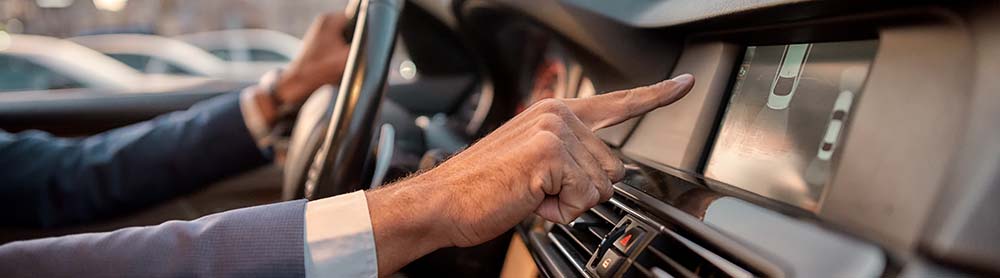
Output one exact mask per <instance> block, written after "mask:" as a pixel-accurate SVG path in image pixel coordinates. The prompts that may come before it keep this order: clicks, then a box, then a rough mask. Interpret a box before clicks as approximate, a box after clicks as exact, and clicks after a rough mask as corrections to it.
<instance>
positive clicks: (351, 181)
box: [283, 0, 403, 200]
mask: <svg viewBox="0 0 1000 278" xmlns="http://www.w3.org/2000/svg"><path fill="white" fill-rule="evenodd" d="M355 3H357V2H355ZM354 7H356V13H355V17H354V21H355V22H357V23H356V24H355V27H354V32H353V38H352V39H351V50H350V52H349V54H348V58H347V64H346V68H345V70H344V76H343V79H342V80H341V83H340V91H339V92H338V93H337V94H336V95H335V96H334V95H333V94H332V91H330V90H327V91H326V92H317V93H315V94H313V95H312V96H311V97H310V98H309V100H307V101H306V103H305V104H304V105H303V107H302V109H301V110H300V112H299V115H298V116H299V117H298V119H297V121H296V123H295V127H294V128H293V129H292V138H291V142H290V145H289V149H288V156H287V158H286V162H285V179H284V192H283V194H284V198H285V199H297V198H302V197H305V198H308V199H310V200H314V199H320V198H324V197H329V196H334V195H337V194H341V193H347V192H351V191H355V190H359V189H364V188H367V187H368V185H369V182H370V179H371V173H372V169H370V168H371V167H372V164H373V163H371V157H372V154H373V149H372V140H373V135H374V132H375V126H376V124H377V123H378V115H379V110H380V108H381V106H382V99H383V97H384V95H385V88H386V80H387V75H388V71H389V60H390V58H391V57H392V49H393V46H394V45H395V42H396V28H397V25H398V22H399V16H400V14H401V12H402V9H403V0H361V1H360V3H359V4H358V5H357V6H354ZM348 10H350V6H349V9H348Z"/></svg>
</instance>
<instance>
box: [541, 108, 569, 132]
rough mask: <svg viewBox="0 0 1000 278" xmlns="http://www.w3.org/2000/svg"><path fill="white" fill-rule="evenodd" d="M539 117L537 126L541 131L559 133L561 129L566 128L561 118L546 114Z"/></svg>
mask: <svg viewBox="0 0 1000 278" xmlns="http://www.w3.org/2000/svg"><path fill="white" fill-rule="evenodd" d="M539 117H540V119H539V125H540V128H541V129H543V130H548V131H553V132H559V133H561V132H562V131H563V129H564V128H565V127H566V122H565V121H563V119H562V118H560V117H559V116H556V115H554V114H549V113H546V114H542V115H541V116H539Z"/></svg>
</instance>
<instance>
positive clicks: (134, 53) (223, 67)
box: [68, 34, 263, 81]
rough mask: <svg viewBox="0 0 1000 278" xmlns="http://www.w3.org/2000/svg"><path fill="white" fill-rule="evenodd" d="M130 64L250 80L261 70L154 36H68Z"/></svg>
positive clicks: (175, 72)
mask: <svg viewBox="0 0 1000 278" xmlns="http://www.w3.org/2000/svg"><path fill="white" fill-rule="evenodd" d="M68 40H70V41H73V42H75V43H78V44H81V45H83V46H86V47H89V48H92V49H94V50H97V51H99V52H101V53H104V54H105V55H108V56H110V57H111V58H114V59H116V60H118V61H120V62H122V63H125V64H127V65H129V66H130V67H132V68H134V69H136V70H139V71H142V72H145V73H152V74H173V75H190V76H203V77H214V78H221V79H228V80H236V81H254V80H256V79H257V78H259V77H260V76H261V74H263V72H262V71H256V70H250V69H239V68H231V67H229V66H228V65H227V64H226V62H224V61H222V60H221V59H219V58H217V57H215V56H214V55H212V54H210V53H208V52H205V51H204V50H202V49H200V48H198V47H195V46H192V45H190V44H188V43H185V42H182V41H179V40H175V39H171V38H167V37H162V36H156V35H143V34H106V35H88V36H79V37H73V38H69V39H68Z"/></svg>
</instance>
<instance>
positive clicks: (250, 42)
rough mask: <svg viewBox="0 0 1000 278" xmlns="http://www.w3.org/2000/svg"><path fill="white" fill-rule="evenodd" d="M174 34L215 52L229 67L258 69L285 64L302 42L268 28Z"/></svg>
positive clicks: (259, 70) (265, 69)
mask: <svg viewBox="0 0 1000 278" xmlns="http://www.w3.org/2000/svg"><path fill="white" fill-rule="evenodd" d="M174 38H175V39H178V40H181V41H184V42H187V43H190V44H192V45H195V46H198V47H200V48H202V49H204V50H206V51H208V52H209V53H212V55H215V56H216V57H218V58H219V59H222V60H224V61H226V62H228V63H229V67H230V68H236V69H246V70H249V71H255V72H266V71H268V70H271V69H274V68H278V67H281V66H284V65H285V64H286V63H288V62H289V61H291V60H292V58H294V57H295V55H296V54H297V53H298V52H299V47H300V45H301V44H302V41H301V40H299V39H298V38H296V37H294V36H292V35H289V34H286V33H282V32H279V31H275V30H267V29H231V30H221V31H209V32H200V33H192V34H185V35H180V36H176V37H174Z"/></svg>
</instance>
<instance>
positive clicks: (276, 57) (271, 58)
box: [208, 49, 292, 62]
mask: <svg viewBox="0 0 1000 278" xmlns="http://www.w3.org/2000/svg"><path fill="white" fill-rule="evenodd" d="M208 52H210V53H212V55H215V57H219V59H222V60H226V61H233V60H238V59H235V58H236V57H241V56H243V57H245V56H244V55H242V54H244V53H247V52H245V51H233V50H232V49H213V50H209V51H208ZM233 52H241V53H233ZM249 54H250V55H249V56H250V61H255V62H288V61H291V60H292V59H291V57H287V56H285V55H282V54H281V53H278V52H274V51H271V50H266V49H250V50H249Z"/></svg>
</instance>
